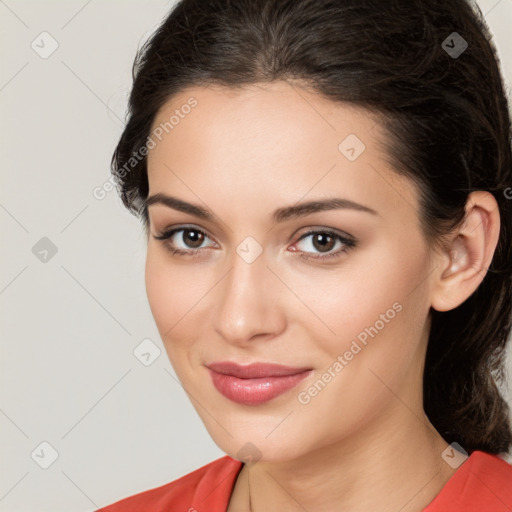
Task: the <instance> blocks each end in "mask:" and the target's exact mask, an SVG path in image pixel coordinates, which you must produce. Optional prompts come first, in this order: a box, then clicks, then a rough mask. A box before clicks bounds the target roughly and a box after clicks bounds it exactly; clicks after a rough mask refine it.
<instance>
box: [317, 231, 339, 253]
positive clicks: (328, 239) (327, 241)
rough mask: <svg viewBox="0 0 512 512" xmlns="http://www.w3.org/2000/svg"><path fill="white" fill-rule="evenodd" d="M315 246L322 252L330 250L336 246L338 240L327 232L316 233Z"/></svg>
mask: <svg viewBox="0 0 512 512" xmlns="http://www.w3.org/2000/svg"><path fill="white" fill-rule="evenodd" d="M312 243H313V247H314V248H315V249H318V250H319V251H320V252H329V251H331V250H332V249H333V248H334V245H335V244H336V240H335V239H334V237H332V236H330V235H327V234H325V233H316V234H315V235H314V236H313V238H312Z"/></svg>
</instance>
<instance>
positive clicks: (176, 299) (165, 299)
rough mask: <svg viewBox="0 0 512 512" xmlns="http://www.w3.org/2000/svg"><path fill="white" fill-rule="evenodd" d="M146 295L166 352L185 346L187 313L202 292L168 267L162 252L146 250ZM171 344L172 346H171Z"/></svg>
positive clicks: (186, 276) (177, 268) (176, 268)
mask: <svg viewBox="0 0 512 512" xmlns="http://www.w3.org/2000/svg"><path fill="white" fill-rule="evenodd" d="M145 282H146V295H147V298H148V302H149V306H150V309H151V313H152V314H153V318H154V319H155V323H156V325H157V328H158V331H159V333H160V336H161V338H162V341H163V343H164V345H165V347H166V349H167V350H168V351H169V349H170V348H171V347H176V344H177V341H178V340H179V342H180V345H186V344H187V332H188V333H190V329H188V330H187V329H185V328H184V327H185V326H186V324H187V320H188V318H187V313H189V311H190V310H191V309H192V308H193V306H194V304H196V303H197V302H198V300H199V299H200V297H201V296H202V295H204V293H205V291H204V290H202V289H199V288H198V285H197V283H194V281H193V280H191V276H190V275H189V273H187V272H185V271H184V270H183V267H181V268H180V266H177V265H170V264H169V262H168V261H167V260H166V257H165V255H164V254H163V251H161V250H158V249H155V248H152V247H148V251H147V256H146V267H145ZM171 342H172V343H171Z"/></svg>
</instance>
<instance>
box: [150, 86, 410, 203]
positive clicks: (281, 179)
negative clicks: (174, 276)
mask: <svg viewBox="0 0 512 512" xmlns="http://www.w3.org/2000/svg"><path fill="white" fill-rule="evenodd" d="M191 105H194V106H191ZM156 130H160V139H161V140H157V139H156V138H155V142H156V145H155V147H154V148H152V149H151V150H150V152H149V154H148V176H149V183H150V194H151V193H157V192H169V193H175V192H176V191H178V192H180V193H182V194H183V195H184V196H185V197H186V198H188V199H191V200H192V199H195V201H194V202H197V197H195V198H194V195H196V196H198V197H201V195H200V193H201V194H202V195H205V196H211V195H212V194H215V195H216V196H217V197H218V198H219V200H220V203H219V204H222V201H223V199H226V198H227V197H228V196H232V195H233V192H235V191H236V192H237V194H238V195H241V196H244V195H246V196H247V199H254V198H255V197H256V198H257V197H259V198H261V199H264V201H265V202H269V201H270V200H271V198H275V200H276V203H277V202H280V203H283V202H289V203H290V204H291V203H293V202H296V201H298V200H299V199H300V198H301V197H304V196H306V195H308V196H311V197H307V198H306V199H309V198H312V196H313V195H315V197H318V196H319V195H320V196H326V195H329V194H330V193H331V192H333V191H336V192H338V193H340V194H343V195H344V196H346V197H347V198H349V199H353V200H357V201H358V202H361V203H363V204H364V203H365V202H366V203H372V207H375V203H377V204H379V203H380V204H381V207H383V206H384V205H385V203H386V202H389V201H394V202H395V205H396V203H397V199H398V197H397V195H398V196H402V201H403V200H404V199H405V201H406V202H408V203H409V206H411V205H414V204H416V194H415V190H414V186H413V184H412V183H411V182H410V181H409V180H406V179H404V178H403V177H401V176H399V175H397V174H396V173H395V172H394V171H393V169H392V168H391V167H390V165H389V163H388V155H387V154H385V152H384V149H383V144H382V143H383V141H384V132H383V130H382V125H381V123H380V122H379V116H378V115H377V114H375V113H372V112H370V111H368V110H365V109H361V108H358V107H355V106H352V105H348V104H342V103H339V102H333V101H330V100H328V99H326V98H324V97H323V96H321V95H319V94H318V93H315V92H314V91H311V90H306V89H304V88H302V87H299V86H298V85H296V84H293V85H292V84H290V83H287V82H282V81H276V82H271V83H264V84H263V83H261V84H260V83H259V84H252V85H250V86H246V87H243V88H227V87H221V86H208V87H190V88H188V89H185V90H183V91H181V92H180V93H179V94H177V95H175V96H173V97H172V98H171V99H170V100H169V101H168V102H167V103H166V104H165V105H164V106H163V107H162V108H161V109H160V111H159V112H158V114H157V116H156V117H155V120H154V123H153V126H152V133H154V132H155V131H156ZM223 194H224V195H223ZM406 196H407V197H406ZM231 200H232V197H231ZM242 203H243V200H242ZM404 206H406V205H404Z"/></svg>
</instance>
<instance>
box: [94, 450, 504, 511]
mask: <svg viewBox="0 0 512 512" xmlns="http://www.w3.org/2000/svg"><path fill="white" fill-rule="evenodd" d="M242 466H243V463H242V462H240V461H238V460H235V459H233V458H231V457H230V456H229V455H226V456H224V457H221V458H220V459H217V460H214V461H213V462H210V463H209V464H206V465H205V466H203V467H201V468H199V469H196V470H195V471H193V472H192V473H188V474H187V475H185V476H182V477H181V478H179V479H178V480H174V481H173V482H170V483H168V484H165V485H162V486H160V487H156V488H154V489H150V490H148V491H144V492H141V493H139V494H135V495H133V496H130V497H128V498H124V499H122V500H121V501H117V502H116V503H113V504H112V505H109V506H107V507H104V508H101V509H99V510H97V511H96V512H226V509H227V506H228V503H229V499H230V497H231V493H232V491H233V487H234V485H235V481H236V478H237V476H238V473H239V472H240V470H241V469H242ZM510 511H512V466H511V465H510V464H508V463H507V462H506V461H504V460H503V459H501V458H500V457H498V456H496V455H489V454H488V453H484V452H480V451H475V452H473V453H472V454H471V455H470V456H469V458H468V459H466V461H465V462H464V463H463V464H462V465H461V466H460V467H459V468H458V469H457V471H456V472H455V473H454V474H453V475H452V477H451V478H450V479H449V480H448V482H447V483H446V484H445V486H444V487H443V488H442V489H441V492H440V493H439V494H438V495H437V496H436V497H435V498H434V499H433V500H432V501H431V502H430V504H429V505H428V506H427V507H426V508H425V509H423V512H510Z"/></svg>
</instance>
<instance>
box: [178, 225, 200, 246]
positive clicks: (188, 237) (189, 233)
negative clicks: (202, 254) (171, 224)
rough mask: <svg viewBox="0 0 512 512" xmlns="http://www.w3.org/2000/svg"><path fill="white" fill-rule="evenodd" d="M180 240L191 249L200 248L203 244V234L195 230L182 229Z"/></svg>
mask: <svg viewBox="0 0 512 512" xmlns="http://www.w3.org/2000/svg"><path fill="white" fill-rule="evenodd" d="M182 231H183V235H182V240H183V242H184V243H185V244H186V245H187V246H189V247H190V248H192V249H197V248H198V247H201V245H202V244H203V242H204V233H203V232H202V231H198V230H197V229H184V230H182Z"/></svg>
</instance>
